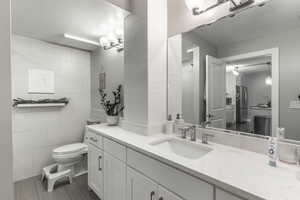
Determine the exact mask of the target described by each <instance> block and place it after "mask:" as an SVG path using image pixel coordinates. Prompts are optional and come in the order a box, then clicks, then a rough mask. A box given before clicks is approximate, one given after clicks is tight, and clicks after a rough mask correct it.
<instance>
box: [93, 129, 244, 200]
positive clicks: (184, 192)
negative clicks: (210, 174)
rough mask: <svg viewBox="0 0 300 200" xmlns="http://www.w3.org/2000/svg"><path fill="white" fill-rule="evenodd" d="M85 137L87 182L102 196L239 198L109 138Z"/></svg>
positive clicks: (122, 199)
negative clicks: (86, 140)
mask: <svg viewBox="0 0 300 200" xmlns="http://www.w3.org/2000/svg"><path fill="white" fill-rule="evenodd" d="M88 137H89V138H90V139H89V140H91V141H89V152H88V185H89V187H90V188H91V189H92V190H93V191H94V192H95V193H96V194H97V195H98V197H99V198H100V199H101V200H183V199H184V200H242V199H240V198H238V197H236V196H235V195H232V194H230V193H227V192H225V191H223V190H220V189H218V188H217V187H215V186H214V185H212V184H210V183H207V182H205V181H203V180H201V179H199V178H197V177H195V176H192V175H190V174H188V173H185V172H183V171H181V170H179V169H176V168H174V167H172V166H170V165H168V164H165V163H163V162H160V161H159V160H157V159H154V158H152V157H150V156H148V155H146V154H144V153H140V152H139V151H136V150H133V149H131V148H130V147H126V146H125V145H122V144H120V143H118V142H116V141H114V140H112V139H110V138H107V137H105V136H101V135H100V134H96V133H93V132H90V133H89V134H88Z"/></svg>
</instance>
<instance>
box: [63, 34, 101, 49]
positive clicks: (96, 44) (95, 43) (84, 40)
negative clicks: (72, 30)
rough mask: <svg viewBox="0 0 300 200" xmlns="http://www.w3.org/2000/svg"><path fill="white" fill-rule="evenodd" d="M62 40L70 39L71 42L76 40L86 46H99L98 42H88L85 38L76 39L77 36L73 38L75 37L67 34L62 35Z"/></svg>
mask: <svg viewBox="0 0 300 200" xmlns="http://www.w3.org/2000/svg"><path fill="white" fill-rule="evenodd" d="M64 38H67V39H71V40H76V41H79V42H83V43H87V44H92V45H95V46H100V43H99V42H96V41H93V40H89V39H86V38H82V37H78V36H75V35H71V34H67V33H65V34H64Z"/></svg>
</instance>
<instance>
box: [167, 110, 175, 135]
mask: <svg viewBox="0 0 300 200" xmlns="http://www.w3.org/2000/svg"><path fill="white" fill-rule="evenodd" d="M173 132H174V121H173V120H172V115H169V116H168V121H167V123H166V134H172V133H173Z"/></svg>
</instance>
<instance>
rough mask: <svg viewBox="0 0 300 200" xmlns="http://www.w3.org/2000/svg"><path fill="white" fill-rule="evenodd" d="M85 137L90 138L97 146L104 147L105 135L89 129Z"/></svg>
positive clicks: (91, 142)
mask: <svg viewBox="0 0 300 200" xmlns="http://www.w3.org/2000/svg"><path fill="white" fill-rule="evenodd" d="M85 137H86V139H87V140H88V142H89V144H93V145H95V146H96V147H98V148H100V149H103V137H102V136H100V135H98V134H96V133H94V132H92V131H87V132H86V135H85Z"/></svg>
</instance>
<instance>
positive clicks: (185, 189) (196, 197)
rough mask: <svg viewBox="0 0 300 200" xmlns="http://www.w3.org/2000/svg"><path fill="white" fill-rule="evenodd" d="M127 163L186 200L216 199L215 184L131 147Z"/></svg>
mask: <svg viewBox="0 0 300 200" xmlns="http://www.w3.org/2000/svg"><path fill="white" fill-rule="evenodd" d="M127 164H128V165H130V166H131V167H132V168H134V169H136V170H137V171H139V172H141V173H142V174H144V175H146V176H148V177H150V178H151V179H153V180H154V181H156V182H158V183H159V184H161V185H163V186H164V187H166V188H167V189H169V190H170V191H172V192H174V193H176V194H178V195H179V196H181V197H184V198H185V199H186V200H213V199H214V189H213V185H210V184H208V183H206V182H204V181H202V180H200V179H198V178H195V177H193V176H190V175H188V174H186V173H184V172H182V171H179V170H177V169H175V168H173V167H170V166H168V165H165V164H163V163H161V162H159V161H157V160H155V159H152V158H150V157H148V156H145V155H143V154H141V153H138V152H136V151H133V150H131V149H128V150H127Z"/></svg>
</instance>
